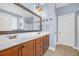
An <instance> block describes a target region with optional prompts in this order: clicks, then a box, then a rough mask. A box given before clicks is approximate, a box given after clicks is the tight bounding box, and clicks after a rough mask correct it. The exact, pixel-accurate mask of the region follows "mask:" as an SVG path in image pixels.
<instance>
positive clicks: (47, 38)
mask: <svg viewBox="0 0 79 59" xmlns="http://www.w3.org/2000/svg"><path fill="white" fill-rule="evenodd" d="M48 47H49V36H48V35H46V36H44V53H45V52H46V51H47V49H48Z"/></svg>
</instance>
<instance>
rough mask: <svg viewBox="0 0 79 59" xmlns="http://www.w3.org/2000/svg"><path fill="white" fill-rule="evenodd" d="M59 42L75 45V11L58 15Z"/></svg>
mask: <svg viewBox="0 0 79 59" xmlns="http://www.w3.org/2000/svg"><path fill="white" fill-rule="evenodd" d="M57 44H63V45H66V46H71V47H73V46H74V13H69V14H64V15H61V16H58V40H57Z"/></svg>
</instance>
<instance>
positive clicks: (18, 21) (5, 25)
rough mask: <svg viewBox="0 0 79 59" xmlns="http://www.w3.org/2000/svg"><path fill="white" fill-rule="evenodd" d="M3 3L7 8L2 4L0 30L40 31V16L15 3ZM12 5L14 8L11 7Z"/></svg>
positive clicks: (0, 8)
mask: <svg viewBox="0 0 79 59" xmlns="http://www.w3.org/2000/svg"><path fill="white" fill-rule="evenodd" d="M0 5H1V4H0ZM2 5H3V6H5V7H6V8H7V9H6V8H2V7H1V6H0V31H26V32H28V31H29V32H30V31H31V32H32V31H40V29H41V22H40V17H38V16H36V15H34V14H33V13H31V12H29V11H26V10H24V9H22V8H20V7H18V6H16V5H14V4H9V3H8V4H2ZM7 5H8V6H7ZM10 7H14V9H12V8H11V9H9V8H10ZM17 10H18V11H17ZM19 10H20V11H19ZM15 11H17V12H15ZM24 13H25V14H24Z"/></svg>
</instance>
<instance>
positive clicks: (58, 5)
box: [56, 3, 71, 8]
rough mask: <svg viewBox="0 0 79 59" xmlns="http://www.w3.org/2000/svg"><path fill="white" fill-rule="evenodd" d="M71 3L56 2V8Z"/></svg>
mask: <svg viewBox="0 0 79 59" xmlns="http://www.w3.org/2000/svg"><path fill="white" fill-rule="evenodd" d="M69 4H71V3H56V8H60V7H63V6H66V5H69Z"/></svg>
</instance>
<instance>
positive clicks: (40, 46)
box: [0, 35, 49, 56]
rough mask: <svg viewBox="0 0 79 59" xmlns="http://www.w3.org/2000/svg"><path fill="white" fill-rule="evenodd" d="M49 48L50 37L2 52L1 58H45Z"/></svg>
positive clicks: (43, 37)
mask: <svg viewBox="0 0 79 59" xmlns="http://www.w3.org/2000/svg"><path fill="white" fill-rule="evenodd" d="M48 47H49V35H45V36H42V37H39V38H37V39H34V40H30V41H28V42H25V43H22V44H19V45H17V46H14V47H11V48H8V49H6V50H3V51H1V52H0V56H43V55H44V54H45V52H46V51H47V49H48Z"/></svg>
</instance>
